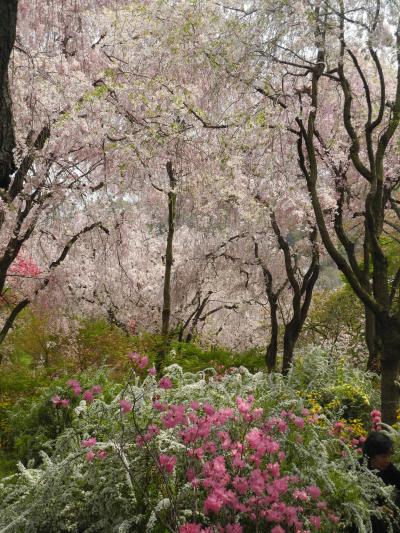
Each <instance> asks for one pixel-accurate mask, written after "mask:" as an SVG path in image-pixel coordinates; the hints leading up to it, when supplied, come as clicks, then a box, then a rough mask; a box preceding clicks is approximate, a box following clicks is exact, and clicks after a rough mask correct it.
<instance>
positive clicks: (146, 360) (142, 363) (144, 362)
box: [137, 355, 149, 370]
mask: <svg viewBox="0 0 400 533" xmlns="http://www.w3.org/2000/svg"><path fill="white" fill-rule="evenodd" d="M148 364H149V358H148V357H147V355H144V356H143V357H141V358H140V359H139V360H138V362H137V366H138V367H139V368H140V369H142V370H144V369H145V368H146V366H147V365H148Z"/></svg>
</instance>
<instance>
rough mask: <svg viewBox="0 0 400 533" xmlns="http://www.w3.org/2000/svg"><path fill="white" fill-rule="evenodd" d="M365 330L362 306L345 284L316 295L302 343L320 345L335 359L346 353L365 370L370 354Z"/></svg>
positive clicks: (303, 332) (305, 326) (304, 329)
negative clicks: (368, 354) (366, 343)
mask: <svg viewBox="0 0 400 533" xmlns="http://www.w3.org/2000/svg"><path fill="white" fill-rule="evenodd" d="M364 329H365V327H364V309H363V306H362V304H361V302H360V301H359V300H358V298H357V297H356V296H355V295H354V292H353V291H352V289H351V287H350V286H349V285H347V284H346V285H343V286H342V287H341V288H339V289H336V290H333V291H321V292H317V293H315V294H314V297H313V304H312V308H311V311H310V313H309V316H308V318H307V320H306V323H305V325H304V328H303V331H302V336H301V342H300V343H299V344H300V345H303V346H304V345H306V344H313V345H320V346H322V347H324V349H326V350H327V351H329V352H330V353H331V355H332V356H333V357H334V358H335V357H340V356H342V355H344V354H346V355H347V356H348V357H350V358H351V360H352V361H353V363H356V364H360V365H361V366H362V367H364V368H365V366H366V362H367V358H368V356H367V353H368V352H367V347H366V345H365V341H364Z"/></svg>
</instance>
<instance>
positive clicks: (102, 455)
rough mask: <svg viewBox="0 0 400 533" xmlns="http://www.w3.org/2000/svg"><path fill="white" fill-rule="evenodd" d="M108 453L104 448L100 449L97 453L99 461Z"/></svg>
mask: <svg viewBox="0 0 400 533" xmlns="http://www.w3.org/2000/svg"><path fill="white" fill-rule="evenodd" d="M107 455H108V453H107V452H106V451H105V450H100V451H99V452H98V453H97V457H98V458H99V459H100V461H104V459H105V458H106V457H107Z"/></svg>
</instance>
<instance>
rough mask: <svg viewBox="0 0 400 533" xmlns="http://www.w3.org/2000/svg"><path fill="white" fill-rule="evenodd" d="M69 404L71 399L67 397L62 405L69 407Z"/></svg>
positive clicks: (62, 401)
mask: <svg viewBox="0 0 400 533" xmlns="http://www.w3.org/2000/svg"><path fill="white" fill-rule="evenodd" d="M69 404H70V401H69V400H67V399H64V400H61V403H60V405H61V407H68V406H69Z"/></svg>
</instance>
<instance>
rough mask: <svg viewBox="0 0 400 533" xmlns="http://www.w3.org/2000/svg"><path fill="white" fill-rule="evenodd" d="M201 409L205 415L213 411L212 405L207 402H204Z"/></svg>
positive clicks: (210, 414) (211, 413)
mask: <svg viewBox="0 0 400 533" xmlns="http://www.w3.org/2000/svg"><path fill="white" fill-rule="evenodd" d="M203 411H204V412H205V414H206V415H209V416H212V415H213V414H214V413H215V409H214V407H213V406H212V405H210V404H209V403H205V404H204V405H203Z"/></svg>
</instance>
